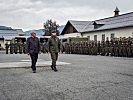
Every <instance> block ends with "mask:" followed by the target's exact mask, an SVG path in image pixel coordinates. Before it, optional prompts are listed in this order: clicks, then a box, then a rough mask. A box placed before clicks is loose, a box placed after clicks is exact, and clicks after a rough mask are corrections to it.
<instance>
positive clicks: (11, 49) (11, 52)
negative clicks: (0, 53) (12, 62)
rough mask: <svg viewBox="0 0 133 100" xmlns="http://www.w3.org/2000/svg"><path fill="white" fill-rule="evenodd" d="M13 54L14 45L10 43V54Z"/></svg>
mask: <svg viewBox="0 0 133 100" xmlns="http://www.w3.org/2000/svg"><path fill="white" fill-rule="evenodd" d="M13 53H14V44H13V43H10V54H13Z"/></svg>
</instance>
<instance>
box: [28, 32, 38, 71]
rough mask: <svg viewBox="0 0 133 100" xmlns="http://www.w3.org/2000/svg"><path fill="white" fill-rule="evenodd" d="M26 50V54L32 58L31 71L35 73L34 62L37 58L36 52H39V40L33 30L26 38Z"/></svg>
mask: <svg viewBox="0 0 133 100" xmlns="http://www.w3.org/2000/svg"><path fill="white" fill-rule="evenodd" d="M26 51H27V54H28V55H30V57H31V60H32V65H31V68H32V71H33V73H36V62H37V59H38V53H39V52H40V41H39V39H38V38H37V37H36V33H35V32H31V37H29V38H28V39H27V43H26Z"/></svg>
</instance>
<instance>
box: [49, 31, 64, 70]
mask: <svg viewBox="0 0 133 100" xmlns="http://www.w3.org/2000/svg"><path fill="white" fill-rule="evenodd" d="M56 33H57V31H56V30H53V31H52V33H51V37H50V38H49V40H48V51H49V53H50V54H51V59H52V65H51V68H52V70H54V71H55V72H57V71H58V70H57V68H56V61H57V59H58V53H59V52H60V46H61V43H60V40H59V38H58V37H57V35H56Z"/></svg>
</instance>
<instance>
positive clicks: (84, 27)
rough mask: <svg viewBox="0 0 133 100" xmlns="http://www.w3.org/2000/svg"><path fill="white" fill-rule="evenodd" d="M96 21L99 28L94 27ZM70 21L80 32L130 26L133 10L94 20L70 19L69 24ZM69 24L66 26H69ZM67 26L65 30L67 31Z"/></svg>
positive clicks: (132, 23) (131, 24) (132, 19)
mask: <svg viewBox="0 0 133 100" xmlns="http://www.w3.org/2000/svg"><path fill="white" fill-rule="evenodd" d="M116 10H117V9H116ZM94 22H95V23H96V24H97V25H99V26H98V27H97V28H95V27H94V25H96V24H94ZM68 23H71V25H72V26H73V27H74V28H75V29H76V30H77V32H80V33H86V32H94V31H101V30H109V29H116V28H122V27H130V26H133V12H130V13H126V14H122V15H118V16H113V17H108V18H104V19H99V20H94V21H74V20H69V21H68V22H67V24H68ZM67 24H66V26H65V28H67ZM100 25H101V26H100ZM65 28H64V30H63V31H65Z"/></svg>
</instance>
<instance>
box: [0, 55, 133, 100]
mask: <svg viewBox="0 0 133 100" xmlns="http://www.w3.org/2000/svg"><path fill="white" fill-rule="evenodd" d="M30 64H31V61H30V57H29V56H28V55H26V54H5V53H0V100H133V58H122V57H107V56H89V55H71V54H60V55H59V59H58V63H57V68H58V72H54V71H53V70H51V68H50V64H51V59H50V56H49V55H48V54H40V55H39V59H38V63H37V73H32V71H31V68H30ZM3 66H4V67H3Z"/></svg>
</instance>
